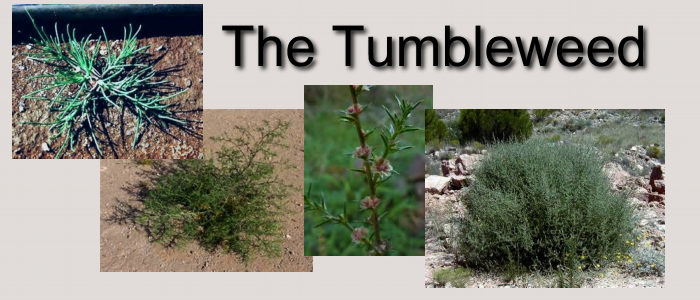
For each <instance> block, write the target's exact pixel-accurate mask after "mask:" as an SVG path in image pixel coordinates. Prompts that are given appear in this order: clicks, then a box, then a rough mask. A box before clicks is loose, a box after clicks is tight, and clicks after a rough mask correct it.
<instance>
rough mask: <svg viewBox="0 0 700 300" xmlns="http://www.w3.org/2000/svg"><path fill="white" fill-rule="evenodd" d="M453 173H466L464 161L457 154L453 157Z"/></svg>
mask: <svg viewBox="0 0 700 300" xmlns="http://www.w3.org/2000/svg"><path fill="white" fill-rule="evenodd" d="M455 174H457V175H466V174H467V167H466V166H465V164H464V161H463V160H462V157H461V156H457V159H455Z"/></svg>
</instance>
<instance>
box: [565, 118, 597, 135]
mask: <svg viewBox="0 0 700 300" xmlns="http://www.w3.org/2000/svg"><path fill="white" fill-rule="evenodd" d="M591 123H592V122H591V120H587V119H579V118H571V119H568V120H566V123H564V125H563V128H562V129H564V130H566V131H570V132H574V131H579V130H582V129H584V128H586V127H588V126H591Z"/></svg>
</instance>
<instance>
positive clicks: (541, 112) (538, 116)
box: [532, 109, 556, 122]
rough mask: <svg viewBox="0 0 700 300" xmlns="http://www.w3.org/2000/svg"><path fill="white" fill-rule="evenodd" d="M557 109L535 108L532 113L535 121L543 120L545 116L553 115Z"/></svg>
mask: <svg viewBox="0 0 700 300" xmlns="http://www.w3.org/2000/svg"><path fill="white" fill-rule="evenodd" d="M555 111H556V109H534V110H532V114H533V115H534V121H535V122H542V121H544V119H545V118H547V116H549V115H551V114H552V113H553V112H555Z"/></svg>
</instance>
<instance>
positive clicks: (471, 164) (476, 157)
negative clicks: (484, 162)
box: [459, 154, 484, 175]
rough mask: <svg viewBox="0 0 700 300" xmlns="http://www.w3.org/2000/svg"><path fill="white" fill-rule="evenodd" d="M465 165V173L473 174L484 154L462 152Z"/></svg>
mask: <svg viewBox="0 0 700 300" xmlns="http://www.w3.org/2000/svg"><path fill="white" fill-rule="evenodd" d="M459 158H460V160H461V162H462V164H463V165H464V175H468V174H472V173H473V172H474V169H476V164H477V163H478V162H479V161H481V159H483V158H484V155H483V154H472V155H468V154H462V155H460V156H459Z"/></svg>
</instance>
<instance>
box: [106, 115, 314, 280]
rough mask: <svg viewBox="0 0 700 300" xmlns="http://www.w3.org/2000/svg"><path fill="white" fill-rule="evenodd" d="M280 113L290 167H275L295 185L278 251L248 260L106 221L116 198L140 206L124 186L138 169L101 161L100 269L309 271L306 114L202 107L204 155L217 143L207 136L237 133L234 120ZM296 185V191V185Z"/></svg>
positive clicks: (283, 154) (241, 121) (273, 117)
mask: <svg viewBox="0 0 700 300" xmlns="http://www.w3.org/2000/svg"><path fill="white" fill-rule="evenodd" d="M276 119H281V120H283V121H288V122H290V128H289V129H288V130H287V134H286V137H285V140H284V141H285V142H286V143H287V145H288V146H289V148H286V149H280V150H279V151H278V154H279V155H280V156H281V157H285V158H287V159H289V163H290V164H292V165H293V166H294V168H293V169H285V168H279V169H277V170H276V171H275V172H276V173H277V175H279V176H280V177H282V178H284V179H285V181H286V183H289V184H292V185H293V188H294V189H293V190H292V191H291V193H290V196H289V197H288V198H287V199H286V200H285V203H286V208H287V209H288V210H290V211H291V213H289V214H288V215H285V217H284V219H283V232H282V238H283V243H282V246H281V248H282V253H281V254H282V255H281V257H278V258H266V257H262V256H255V257H253V258H251V260H250V261H249V262H248V264H247V265H245V264H243V263H242V262H241V261H240V260H239V259H238V257H237V256H236V255H235V254H227V253H224V252H222V251H218V252H216V253H210V252H207V251H206V250H204V249H203V248H201V247H200V246H198V245H197V244H195V243H192V244H189V245H187V246H185V247H184V248H181V249H178V248H165V247H163V246H162V245H160V244H156V243H152V242H149V241H148V238H147V236H146V233H145V232H144V231H143V230H142V229H141V228H140V227H139V226H138V225H134V224H132V223H129V222H127V223H125V224H118V223H115V222H112V221H108V219H109V218H110V216H111V215H112V214H113V212H114V211H115V209H116V208H117V207H118V203H119V200H121V201H127V203H129V204H130V205H133V206H136V207H139V205H140V203H139V202H138V201H137V200H136V199H134V198H133V197H132V196H130V195H129V193H128V192H127V191H125V190H124V189H123V188H125V187H128V186H129V185H130V184H133V183H136V182H137V181H138V180H139V178H138V172H139V170H140V169H143V168H149V166H144V165H137V164H136V163H134V162H132V161H125V160H102V161H101V162H100V166H101V168H100V270H101V271H251V272H261V271H264V272H270V271H280V272H311V271H312V270H313V258H312V257H304V228H303V227H304V219H303V216H304V207H303V206H304V204H303V203H304V199H303V195H302V192H301V191H302V189H303V183H304V179H303V176H302V171H303V163H304V153H303V149H304V117H303V112H302V110H206V111H205V112H204V122H205V124H206V126H205V128H204V135H205V139H204V147H205V149H206V151H205V153H206V154H207V155H208V154H209V153H210V152H211V151H214V150H216V148H215V147H217V144H215V143H213V142H211V141H210V137H213V136H218V135H220V134H222V133H224V132H228V133H230V134H232V136H233V137H235V134H234V133H235V132H233V130H232V129H233V127H234V126H236V125H240V126H250V125H256V124H259V122H261V120H269V121H274V120H276ZM297 190H298V191H297Z"/></svg>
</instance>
